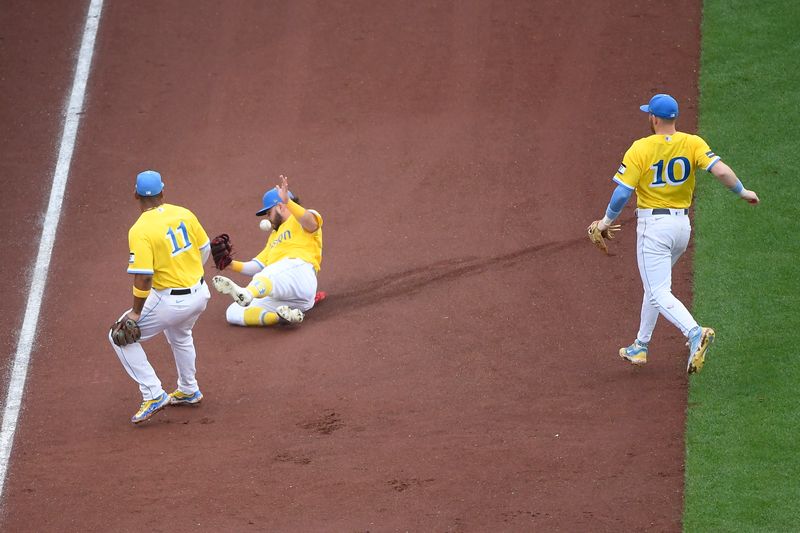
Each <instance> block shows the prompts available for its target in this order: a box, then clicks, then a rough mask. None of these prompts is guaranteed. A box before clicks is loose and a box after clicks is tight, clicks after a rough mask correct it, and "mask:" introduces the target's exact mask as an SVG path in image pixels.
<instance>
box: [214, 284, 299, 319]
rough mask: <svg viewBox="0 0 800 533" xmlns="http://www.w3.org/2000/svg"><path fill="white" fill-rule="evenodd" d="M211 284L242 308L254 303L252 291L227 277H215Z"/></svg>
mask: <svg viewBox="0 0 800 533" xmlns="http://www.w3.org/2000/svg"><path fill="white" fill-rule="evenodd" d="M211 282H212V283H213V284H214V288H215V289H217V291H218V292H221V293H222V294H229V295H230V296H231V298H233V301H234V302H236V303H237V304H239V305H241V306H242V307H247V306H248V305H250V302H252V301H253V295H252V294H250V291H248V290H247V289H243V288H242V287H240V286H238V285H237V284H235V283H234V282H233V281H231V280H229V279H228V278H226V277H225V276H214V277H213V278H211ZM301 320H302V318H301Z"/></svg>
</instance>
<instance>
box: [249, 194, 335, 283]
mask: <svg viewBox="0 0 800 533" xmlns="http://www.w3.org/2000/svg"><path fill="white" fill-rule="evenodd" d="M308 212H309V213H311V214H313V215H314V216H315V217H317V222H318V223H319V228H317V231H315V232H314V233H309V232H307V231H306V230H304V229H303V226H301V225H300V222H299V221H298V220H297V219H296V218H295V217H294V215H290V216H289V218H287V219H286V220H285V221H284V222H283V224H281V225H280V226H279V227H278V228H277V229H274V230H272V233H270V235H269V237H268V238H267V245H266V246H265V247H264V249H263V250H261V253H260V254H258V255H257V256H256V257H255V261H258V263H259V264H260V265H261V266H262V267H265V266H268V265H271V264H272V263H276V262H278V261H280V260H281V259H287V258H293V259H302V260H303V261H305V262H307V263H311V264H312V265H314V270H316V271H317V272H319V269H320V265H321V264H322V216H321V215H320V214H319V213H317V212H316V211H313V210H311V209H309V210H308Z"/></svg>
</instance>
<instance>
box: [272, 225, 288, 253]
mask: <svg viewBox="0 0 800 533" xmlns="http://www.w3.org/2000/svg"><path fill="white" fill-rule="evenodd" d="M291 238H292V231H291V230H288V229H287V230H286V231H284V232H283V233H281V234H280V235H278V237H277V238H276V239H274V240H273V241H272V242H271V243H270V244H269V247H270V248H275V247H276V246H278V245H279V244H280V243H282V242H283V241H284V240H288V239H291Z"/></svg>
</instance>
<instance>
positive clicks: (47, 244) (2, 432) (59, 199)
mask: <svg viewBox="0 0 800 533" xmlns="http://www.w3.org/2000/svg"><path fill="white" fill-rule="evenodd" d="M102 8H103V0H92V1H91V4H90V5H89V12H88V13H87V15H86V24H85V26H84V28H83V39H82V40H81V49H80V52H79V53H78V64H77V66H76V67H75V79H74V80H73V82H72V92H71V93H70V97H69V103H68V104H67V110H66V116H65V119H64V131H63V133H62V134H61V146H60V147H59V149H58V161H57V163H56V169H55V171H54V172H53V188H52V189H51V191H50V203H49V204H48V205H47V212H46V213H45V217H44V223H43V226H42V240H41V241H40V242H39V253H38V254H37V256H36V264H35V267H34V271H33V279H32V280H31V286H30V292H29V293H28V301H27V303H26V306H25V318H24V319H23V321H22V328H21V329H20V332H19V340H18V341H17V351H16V353H15V354H14V366H13V368H12V370H11V377H10V379H9V382H8V394H7V395H6V404H5V409H4V410H3V426H2V429H0V496H2V494H3V488H4V486H5V481H6V473H7V472H8V463H9V459H10V457H11V447H12V446H13V444H14V432H15V431H16V429H17V420H18V419H19V411H20V408H21V407H22V393H23V391H24V390H25V379H26V378H27V376H28V365H29V363H30V360H31V351H32V349H33V343H34V335H35V334H36V325H37V323H38V321H39V310H40V309H41V306H42V297H43V295H44V287H45V284H46V283H47V271H48V269H49V268H50V256H51V255H52V253H53V244H54V243H55V240H56V229H57V228H58V219H59V218H60V217H61V204H62V203H63V200H64V189H65V188H66V186H67V177H68V176H69V167H70V164H71V163H72V152H73V151H74V149H75V138H76V137H77V134H78V124H79V123H80V120H81V112H82V111H83V97H84V94H85V93H86V82H87V80H88V78H89V67H90V66H91V64H92V55H93V54H94V41H95V36H96V35H97V27H98V26H99V24H100V11H101V10H102Z"/></svg>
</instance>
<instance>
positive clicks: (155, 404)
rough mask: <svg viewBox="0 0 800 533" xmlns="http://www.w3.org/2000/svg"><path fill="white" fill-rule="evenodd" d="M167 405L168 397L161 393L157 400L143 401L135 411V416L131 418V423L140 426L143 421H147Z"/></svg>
mask: <svg viewBox="0 0 800 533" xmlns="http://www.w3.org/2000/svg"><path fill="white" fill-rule="evenodd" d="M167 405H169V395H168V394H167V393H166V392H162V393H161V396H159V397H158V398H153V399H152V400H145V401H143V402H142V405H141V406H140V407H139V410H138V411H136V414H135V415H133V416H132V417H131V422H133V423H134V424H140V423H142V422H144V421H145V420H148V419H149V418H150V417H151V416H153V415H154V414H156V413H157V412H159V411H160V410H162V409H163V408H165V407H166V406H167Z"/></svg>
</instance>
